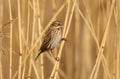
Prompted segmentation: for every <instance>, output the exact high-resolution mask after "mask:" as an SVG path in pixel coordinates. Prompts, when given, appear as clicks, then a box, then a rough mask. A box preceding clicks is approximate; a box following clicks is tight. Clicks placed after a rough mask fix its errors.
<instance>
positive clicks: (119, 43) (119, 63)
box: [114, 1, 120, 79]
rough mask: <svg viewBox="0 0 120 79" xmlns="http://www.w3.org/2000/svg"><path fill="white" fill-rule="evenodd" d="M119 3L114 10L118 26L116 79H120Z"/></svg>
mask: <svg viewBox="0 0 120 79" xmlns="http://www.w3.org/2000/svg"><path fill="white" fill-rule="evenodd" d="M118 5H119V2H118V1H116V6H115V9H114V17H115V25H116V47H117V48H116V55H117V56H116V70H115V71H116V75H115V78H116V79H120V49H119V47H120V27H119V22H118V21H119V18H118V17H119V13H118V12H119V11H118V9H119V6H118Z"/></svg>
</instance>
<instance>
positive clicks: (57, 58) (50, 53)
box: [49, 49, 60, 61]
mask: <svg viewBox="0 0 120 79" xmlns="http://www.w3.org/2000/svg"><path fill="white" fill-rule="evenodd" d="M52 52H53V49H51V50H50V51H49V55H50V56H52V57H53V58H54V59H55V60H56V61H59V60H60V58H59V57H55V56H54V55H53V54H52Z"/></svg>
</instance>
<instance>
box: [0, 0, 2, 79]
mask: <svg viewBox="0 0 120 79" xmlns="http://www.w3.org/2000/svg"><path fill="white" fill-rule="evenodd" d="M2 21H3V0H1V1H0V32H2ZM1 42H2V38H0V44H1ZM1 45H2V44H1ZM1 59H2V46H0V79H3V73H2V72H3V69H2V61H1Z"/></svg>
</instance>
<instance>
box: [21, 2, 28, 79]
mask: <svg viewBox="0 0 120 79" xmlns="http://www.w3.org/2000/svg"><path fill="white" fill-rule="evenodd" d="M27 8H28V11H27V12H28V13H27V15H28V16H27V34H26V49H25V57H26V55H27V52H28V50H29V48H28V47H29V46H28V44H29V30H30V23H29V21H30V5H29V0H28V3H27ZM26 66H27V65H26V63H25V64H24V66H23V72H22V79H24V78H25V71H26V68H27V67H26Z"/></svg>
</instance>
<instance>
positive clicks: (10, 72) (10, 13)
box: [8, 0, 13, 79]
mask: <svg viewBox="0 0 120 79" xmlns="http://www.w3.org/2000/svg"><path fill="white" fill-rule="evenodd" d="M8 2H9V16H10V20H12V7H11V1H10V0H8ZM12 29H13V24H12V23H10V67H9V69H10V70H9V79H12V49H13V47H12V39H13V35H12V32H13V30H12Z"/></svg>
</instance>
